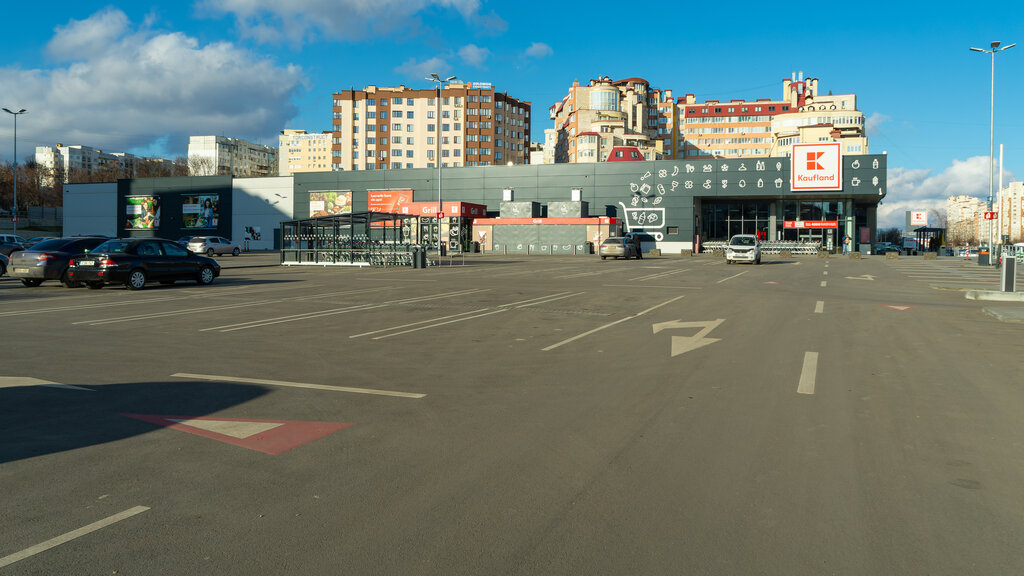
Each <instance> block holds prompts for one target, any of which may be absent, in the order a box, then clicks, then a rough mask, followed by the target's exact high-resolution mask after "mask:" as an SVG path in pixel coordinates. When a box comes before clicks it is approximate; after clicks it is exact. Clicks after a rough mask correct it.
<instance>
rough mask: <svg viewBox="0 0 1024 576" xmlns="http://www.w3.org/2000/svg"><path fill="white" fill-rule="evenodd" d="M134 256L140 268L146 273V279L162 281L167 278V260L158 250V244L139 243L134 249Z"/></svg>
mask: <svg viewBox="0 0 1024 576" xmlns="http://www.w3.org/2000/svg"><path fill="white" fill-rule="evenodd" d="M135 255H136V256H137V257H138V259H139V264H140V266H141V267H142V268H143V270H145V271H146V278H148V279H149V280H163V279H165V278H166V277H167V274H168V270H167V258H165V257H164V254H163V252H162V251H161V250H160V244H159V243H158V242H141V243H140V244H139V245H138V246H136V247H135Z"/></svg>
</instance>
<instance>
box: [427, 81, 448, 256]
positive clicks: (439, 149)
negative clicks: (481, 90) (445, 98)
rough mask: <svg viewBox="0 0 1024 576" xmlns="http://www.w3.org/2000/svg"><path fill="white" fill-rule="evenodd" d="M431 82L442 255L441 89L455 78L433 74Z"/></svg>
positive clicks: (439, 232)
mask: <svg viewBox="0 0 1024 576" xmlns="http://www.w3.org/2000/svg"><path fill="white" fill-rule="evenodd" d="M427 80H430V81H431V82H437V121H436V122H435V124H436V125H437V135H436V136H435V138H437V253H438V254H440V253H441V250H443V248H442V247H441V241H442V239H441V214H443V213H444V206H442V205H441V88H442V87H443V86H444V85H445V84H448V83H449V82H451V81H452V80H455V76H449V77H447V78H445V79H444V80H442V79H441V77H440V76H438V75H437V74H435V73H433V72H431V73H430V77H429V78H427Z"/></svg>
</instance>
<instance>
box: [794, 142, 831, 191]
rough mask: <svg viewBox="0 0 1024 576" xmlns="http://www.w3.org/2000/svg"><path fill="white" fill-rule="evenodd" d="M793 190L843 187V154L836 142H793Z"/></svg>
mask: <svg viewBox="0 0 1024 576" xmlns="http://www.w3.org/2000/svg"><path fill="white" fill-rule="evenodd" d="M791 161H792V163H793V164H792V165H793V169H792V176H793V178H792V181H791V184H790V186H791V190H792V191H793V192H808V191H812V190H813V191H818V190H840V191H841V190H842V189H843V156H842V153H841V152H840V148H839V143H838V142H830V143H828V144H793V156H792V160H791Z"/></svg>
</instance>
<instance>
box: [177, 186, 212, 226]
mask: <svg viewBox="0 0 1024 576" xmlns="http://www.w3.org/2000/svg"><path fill="white" fill-rule="evenodd" d="M219 221H220V195H218V194H200V195H195V196H182V197H181V223H182V227H184V228H216V227H217V223H218V222H219Z"/></svg>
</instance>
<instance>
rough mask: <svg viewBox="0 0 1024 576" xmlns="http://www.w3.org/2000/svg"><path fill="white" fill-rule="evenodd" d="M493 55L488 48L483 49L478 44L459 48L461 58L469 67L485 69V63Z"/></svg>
mask: <svg viewBox="0 0 1024 576" xmlns="http://www.w3.org/2000/svg"><path fill="white" fill-rule="evenodd" d="M490 55H491V51H490V50H488V49H487V48H481V47H479V46H477V45H476V44H467V45H465V46H463V47H462V48H459V58H462V61H463V62H465V63H466V64H467V65H469V66H474V67H476V68H481V69H484V61H485V60H487V58H488V56H490Z"/></svg>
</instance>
